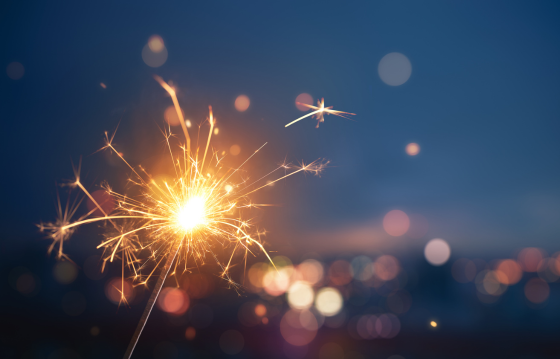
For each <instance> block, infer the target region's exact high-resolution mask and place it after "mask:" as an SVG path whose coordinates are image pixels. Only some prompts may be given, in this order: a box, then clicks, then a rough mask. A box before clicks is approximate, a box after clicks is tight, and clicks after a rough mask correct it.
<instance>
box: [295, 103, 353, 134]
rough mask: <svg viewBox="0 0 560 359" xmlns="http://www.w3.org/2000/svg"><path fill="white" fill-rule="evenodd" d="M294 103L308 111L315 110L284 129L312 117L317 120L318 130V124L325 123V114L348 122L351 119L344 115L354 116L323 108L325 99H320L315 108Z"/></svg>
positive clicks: (330, 108)
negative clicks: (308, 109) (342, 118)
mask: <svg viewBox="0 0 560 359" xmlns="http://www.w3.org/2000/svg"><path fill="white" fill-rule="evenodd" d="M296 103H297V104H298V105H302V106H305V107H307V108H310V109H312V110H315V111H312V112H310V113H308V114H307V115H304V116H301V117H300V118H298V119H296V120H293V121H292V122H290V123H288V124H287V125H286V126H284V127H288V126H290V125H293V124H294V123H296V122H298V121H301V120H303V119H304V118H306V117H309V116H312V117H314V118H315V119H316V120H317V126H316V128H319V124H320V123H321V122H325V117H324V116H325V113H326V114H327V115H335V116H338V117H344V118H346V119H348V120H350V119H351V118H349V117H346V116H344V115H356V114H355V113H350V112H344V111H337V110H333V109H332V108H333V107H332V106H329V107H325V99H324V98H322V99H321V100H320V101H319V100H317V106H313V105H308V104H306V103H301V102H296Z"/></svg>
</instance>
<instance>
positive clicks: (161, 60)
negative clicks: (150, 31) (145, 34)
mask: <svg viewBox="0 0 560 359" xmlns="http://www.w3.org/2000/svg"><path fill="white" fill-rule="evenodd" d="M150 39H152V38H150ZM160 39H161V38H160ZM159 46H160V45H158V40H156V39H155V38H154V40H149V41H148V43H147V44H146V45H144V48H142V60H144V63H145V64H146V65H148V66H150V67H160V66H161V65H163V64H165V62H166V61H167V56H168V54H167V48H166V47H165V45H164V44H163V40H162V41H161V46H162V48H161V49H160V48H159ZM151 47H154V48H156V49H159V51H154V50H152V49H151Z"/></svg>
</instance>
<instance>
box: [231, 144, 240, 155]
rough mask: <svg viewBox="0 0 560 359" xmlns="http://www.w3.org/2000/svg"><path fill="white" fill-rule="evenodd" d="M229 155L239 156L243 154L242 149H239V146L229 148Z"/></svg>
mask: <svg viewBox="0 0 560 359" xmlns="http://www.w3.org/2000/svg"><path fill="white" fill-rule="evenodd" d="M229 153H231V154H232V155H234V156H237V155H238V154H240V153H241V147H239V146H238V145H233V146H231V147H230V148H229Z"/></svg>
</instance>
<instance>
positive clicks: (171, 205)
mask: <svg viewBox="0 0 560 359" xmlns="http://www.w3.org/2000/svg"><path fill="white" fill-rule="evenodd" d="M154 78H155V79H156V81H158V82H159V84H160V85H161V86H162V87H163V88H164V89H165V90H166V91H167V92H168V94H169V95H170V96H171V99H172V101H173V104H174V107H175V110H176V112H177V116H178V117H179V120H180V123H181V128H182V130H183V133H184V136H185V143H184V144H179V146H172V142H174V141H175V138H174V136H173V134H172V133H171V130H170V128H168V129H167V130H165V131H164V136H165V140H166V143H167V147H168V150H169V154H170V157H171V160H172V163H173V169H174V177H172V178H171V179H169V180H156V179H155V178H153V177H152V176H151V175H150V174H149V173H148V172H147V171H146V170H145V169H144V168H142V167H141V166H136V167H135V166H132V165H131V164H129V163H128V162H127V161H126V159H125V158H124V157H123V155H122V154H121V153H120V152H118V151H117V150H116V149H115V147H114V145H113V139H114V136H115V134H113V135H112V136H109V135H108V133H107V132H106V133H105V146H104V147H103V148H102V149H101V150H110V151H112V152H114V153H115V154H116V155H117V156H119V158H120V159H121V160H122V161H123V162H124V163H125V164H126V166H128V168H129V169H130V171H131V177H130V179H129V181H130V182H131V184H132V190H135V191H136V193H135V194H132V195H130V194H121V193H117V192H115V191H113V190H112V189H111V187H110V186H109V185H108V184H103V185H102V187H103V188H104V190H105V192H106V194H108V195H110V196H111V198H112V199H114V200H115V201H116V209H115V210H114V211H113V212H112V213H107V212H106V211H105V210H104V208H103V203H100V202H99V201H97V200H96V199H95V198H94V196H92V195H91V193H90V192H89V191H88V190H87V189H86V188H85V186H84V185H83V184H82V182H81V180H80V168H79V167H78V169H77V170H75V180H74V181H73V182H71V183H69V184H68V185H69V186H70V187H71V188H76V187H77V188H79V189H80V190H81V191H82V192H83V193H84V194H85V196H87V197H88V198H89V199H90V200H91V202H92V203H93V204H94V205H95V208H94V209H93V210H91V211H90V212H89V213H86V214H85V215H83V216H82V217H80V218H78V219H76V220H72V217H73V216H74V215H75V213H76V210H77V208H78V206H79V204H80V202H81V201H74V202H72V203H70V202H68V203H67V205H66V208H65V209H64V210H63V209H62V205H61V203H60V200H59V201H58V207H57V212H58V213H57V214H58V219H57V220H56V221H55V222H51V223H45V224H41V225H39V227H40V229H41V230H42V231H44V232H46V233H47V234H48V236H49V238H50V239H51V240H52V244H51V246H50V247H49V252H51V251H52V250H53V249H54V248H55V247H57V246H58V250H57V257H58V258H66V259H69V258H68V257H67V255H66V254H64V252H63V244H64V242H65V241H67V240H68V239H69V238H70V237H71V235H72V234H73V233H74V231H75V230H76V229H77V228H78V227H80V226H82V225H85V224H91V223H105V224H107V225H108V228H109V230H108V232H107V233H106V238H105V239H104V240H103V241H102V243H101V244H99V245H98V246H97V248H102V249H103V257H102V258H103V268H104V267H105V265H106V263H107V262H113V261H115V260H120V261H121V263H122V286H121V290H120V292H121V302H124V303H126V297H125V294H124V278H125V267H126V268H127V269H128V270H129V271H130V273H131V277H132V279H133V282H135V283H136V285H146V286H147V283H148V280H150V278H152V276H154V273H155V272H156V270H157V269H158V268H161V271H160V274H159V277H158V279H157V282H156V284H155V287H154V289H153V291H152V294H151V296H150V298H149V300H148V303H147V305H146V308H145V310H144V313H143V314H142V317H141V319H140V322H139V323H138V326H137V328H136V331H135V333H134V335H133V337H132V339H131V341H130V345H129V346H128V349H127V351H126V354H125V358H130V356H131V355H132V352H133V351H134V348H135V346H136V343H137V342H138V339H139V337H140V334H141V333H142V330H143V328H144V326H145V324H146V322H147V320H148V317H149V315H150V313H151V310H152V308H153V306H154V303H155V301H156V299H157V297H158V295H159V293H160V291H161V288H162V286H163V284H164V282H165V279H166V278H167V277H168V276H169V275H178V274H181V273H184V272H187V271H188V267H187V262H188V259H189V257H192V258H194V261H195V262H196V263H199V262H200V263H204V260H205V259H206V257H207V256H208V257H212V258H213V259H214V260H215V261H216V263H217V264H218V265H219V267H220V270H221V273H220V276H221V277H222V278H223V279H225V280H226V281H227V282H228V283H229V284H230V285H232V286H234V287H236V286H237V285H238V284H236V283H235V282H234V281H233V280H232V279H231V278H230V276H229V270H230V268H231V267H232V262H233V259H234V254H235V253H236V252H237V251H244V252H245V260H246V259H247V254H248V253H251V254H254V253H253V252H254V251H255V250H258V251H262V252H263V253H264V254H265V255H266V257H267V258H268V259H269V260H270V261H271V262H272V260H271V259H270V256H269V255H268V253H267V252H266V250H265V249H264V247H263V243H262V240H261V235H262V234H263V232H259V231H258V230H256V229H255V226H254V224H253V223H252V221H251V220H250V219H249V218H247V216H246V212H247V210H248V209H249V208H255V207H260V206H264V205H260V204H254V203H252V202H251V199H250V195H251V194H252V193H254V192H256V191H258V190H260V189H262V188H264V187H266V186H269V185H271V184H273V183H275V182H277V181H280V180H282V179H284V178H286V177H289V176H292V175H294V174H296V173H299V172H307V173H313V174H320V173H321V171H322V170H323V169H324V168H325V166H326V165H327V164H328V162H327V161H324V160H317V161H314V162H312V163H309V164H301V165H297V166H295V165H291V164H286V163H284V164H282V165H280V166H278V167H277V168H276V169H275V170H273V171H271V172H270V173H268V174H267V175H265V176H263V177H260V178H259V179H257V180H256V181H253V182H250V181H249V180H247V179H244V180H243V179H241V180H236V178H239V177H240V176H241V171H242V167H243V166H244V165H245V164H246V163H247V161H249V160H250V159H251V158H252V157H253V156H254V155H256V154H257V153H258V152H259V151H260V150H261V149H262V148H263V147H264V145H263V146H261V147H260V148H259V149H257V150H256V151H255V152H254V153H253V154H252V155H251V156H249V158H247V160H246V161H245V162H243V163H242V164H241V166H239V167H237V168H230V167H228V166H227V165H225V161H224V157H223V156H220V155H219V154H218V153H217V152H215V151H214V150H210V151H209V148H210V142H211V139H212V133H213V128H214V125H215V123H216V119H215V118H214V116H213V113H212V107H210V108H209V116H208V119H207V121H208V124H209V126H210V131H209V133H208V139H207V141H206V145H205V148H204V154H203V155H202V158H201V159H200V156H199V154H200V151H199V150H200V149H201V148H196V150H195V151H192V150H191V138H190V135H189V131H188V129H187V126H186V122H185V119H184V117H183V113H182V111H181V108H180V107H179V102H178V100H177V95H176V91H175V88H174V87H172V86H170V85H169V84H168V83H166V82H165V81H163V80H162V79H161V78H160V77H158V76H154ZM307 106H308V107H310V108H315V107H313V106H309V105H307ZM323 112H327V113H332V114H336V115H338V116H340V115H341V114H343V112H340V111H335V110H331V108H330V107H329V108H324V104H322V105H321V108H320V109H319V110H318V111H315V112H312V113H311V114H308V115H307V116H309V115H312V114H317V115H320V116H321V118H322V113H323ZM304 117H306V116H304ZM298 120H299V119H298ZM298 120H296V121H298ZM294 122H295V121H294ZM265 145H266V143H265ZM278 174H279V175H278ZM270 176H276V177H277V178H275V179H273V180H269V181H268V182H267V183H264V180H265V179H266V178H269V177H270ZM263 183H264V184H263ZM96 210H98V211H100V212H101V213H102V215H101V216H96V215H95V212H96ZM217 248H231V254H230V255H229V260H228V261H227V263H226V261H224V262H223V263H222V262H221V261H220V260H219V259H218V257H217V255H216V253H215V249H217ZM272 264H273V265H274V263H272Z"/></svg>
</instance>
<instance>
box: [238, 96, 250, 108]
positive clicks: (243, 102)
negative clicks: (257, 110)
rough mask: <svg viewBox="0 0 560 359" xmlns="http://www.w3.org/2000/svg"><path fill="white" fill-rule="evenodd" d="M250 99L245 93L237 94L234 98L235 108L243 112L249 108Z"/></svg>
mask: <svg viewBox="0 0 560 359" xmlns="http://www.w3.org/2000/svg"><path fill="white" fill-rule="evenodd" d="M250 104H251V101H250V100H249V97H247V96H245V95H239V96H237V98H236V99H235V109H236V110H237V111H239V112H245V111H247V109H248V108H249V105H250Z"/></svg>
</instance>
